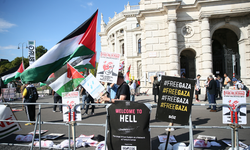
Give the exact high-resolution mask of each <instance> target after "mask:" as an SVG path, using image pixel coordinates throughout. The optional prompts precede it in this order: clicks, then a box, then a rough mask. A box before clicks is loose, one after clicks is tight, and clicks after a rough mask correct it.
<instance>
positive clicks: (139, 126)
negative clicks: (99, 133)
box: [107, 101, 150, 150]
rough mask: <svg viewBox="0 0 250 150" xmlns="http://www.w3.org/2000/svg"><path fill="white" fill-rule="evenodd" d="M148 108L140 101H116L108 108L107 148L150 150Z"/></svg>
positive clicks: (110, 149) (115, 149)
mask: <svg viewBox="0 0 250 150" xmlns="http://www.w3.org/2000/svg"><path fill="white" fill-rule="evenodd" d="M149 120H150V109H149V108H148V107H147V106H146V105H145V104H142V103H137V102H130V101H117V102H115V104H112V105H111V106H110V107H109V108H108V129H109V132H108V138H107V146H108V149H109V150H118V149H122V150H123V149H131V150H132V149H133V150H140V149H143V150H150V132H149Z"/></svg>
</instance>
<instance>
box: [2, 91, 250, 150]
mask: <svg viewBox="0 0 250 150" xmlns="http://www.w3.org/2000/svg"><path fill="white" fill-rule="evenodd" d="M203 98H204V96H201V98H200V99H201V100H202V99H203ZM135 100H136V101H138V102H140V103H152V104H153V96H152V95H149V96H137V97H136V98H135ZM221 101H222V100H217V103H221ZM14 102H21V101H20V100H16V101H14ZM37 102H39V103H52V102H53V99H52V96H45V97H40V98H39V99H38V101H37ZM247 102H248V103H249V102H250V98H247ZM194 103H195V104H196V103H197V102H194ZM200 103H207V102H205V101H201V102H200ZM12 108H17V109H19V108H22V106H21V105H16V106H13V107H12ZM247 108H248V111H247V113H248V120H250V114H249V113H250V107H247ZM37 110H38V107H37ZM218 110H219V111H218V112H213V113H212V112H209V111H208V110H206V106H199V107H198V106H193V107H192V122H193V125H196V126H224V125H223V124H222V111H221V108H218ZM83 112H84V110H82V113H83ZM89 112H90V110H89ZM15 115H16V117H17V118H18V120H27V117H26V115H25V113H24V111H19V112H15ZM155 115H156V108H153V109H152V112H151V119H150V125H166V126H167V125H168V123H167V122H160V121H158V120H156V119H155ZM105 119H106V109H105V108H103V106H97V107H96V109H95V115H90V116H82V121H81V123H105ZM42 120H43V121H48V122H62V121H63V120H62V114H61V113H59V112H56V113H53V112H52V106H48V105H45V106H42ZM248 122H249V121H248ZM20 125H21V127H22V131H20V132H18V133H15V134H13V135H11V136H9V137H7V138H5V139H2V140H0V142H1V143H18V142H16V141H15V140H14V139H15V137H16V135H18V134H22V135H26V134H27V133H28V132H31V131H33V130H34V126H25V125H24V123H20ZM175 125H177V124H175ZM248 126H249V123H248ZM42 130H49V131H48V133H64V134H65V136H63V137H62V138H59V139H57V140H53V142H54V143H56V144H59V143H60V142H61V141H63V140H65V139H68V131H67V130H68V128H67V126H65V125H47V124H43V125H42ZM249 133H250V129H244V130H243V129H240V130H239V138H240V141H242V142H244V143H245V144H247V145H250V138H249ZM80 134H85V135H91V134H94V135H98V134H100V135H103V136H104V134H105V131H104V127H95V126H77V128H76V136H79V135H80ZM162 134H166V132H165V128H152V129H151V141H152V142H151V143H152V149H153V150H157V149H158V148H157V147H158V146H159V144H160V143H159V140H158V138H157V136H158V135H162ZM171 135H174V136H175V138H176V140H177V141H178V142H184V143H186V144H188V143H189V130H188V129H176V130H175V131H173V132H171ZM193 135H194V138H197V136H198V135H211V136H216V137H217V141H218V142H219V143H220V144H221V145H222V147H219V148H216V147H212V148H209V149H228V147H227V146H226V145H225V144H224V143H222V142H221V140H223V139H230V138H231V130H226V129H194V130H193ZM25 144H28V143H25ZM0 149H1V150H11V149H28V147H13V146H3V145H0ZM79 149H87V150H94V149H95V148H94V147H89V148H79Z"/></svg>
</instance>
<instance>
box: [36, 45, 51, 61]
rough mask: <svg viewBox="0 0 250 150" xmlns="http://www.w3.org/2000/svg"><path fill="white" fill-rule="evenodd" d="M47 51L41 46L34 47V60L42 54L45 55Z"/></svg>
mask: <svg viewBox="0 0 250 150" xmlns="http://www.w3.org/2000/svg"><path fill="white" fill-rule="evenodd" d="M47 51H48V50H47V49H46V48H45V47H43V46H42V45H40V46H38V47H36V59H38V58H40V57H41V56H42V55H43V54H45V53H46V52H47Z"/></svg>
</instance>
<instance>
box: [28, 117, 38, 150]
mask: <svg viewBox="0 0 250 150" xmlns="http://www.w3.org/2000/svg"><path fill="white" fill-rule="evenodd" d="M39 115H40V113H38V114H37V116H36V124H35V127H34V132H33V138H32V143H31V147H30V149H31V150H33V147H34V141H35V136H36V129H37V123H38V118H39ZM39 144H40V143H39Z"/></svg>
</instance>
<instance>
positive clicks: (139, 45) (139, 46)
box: [138, 38, 141, 54]
mask: <svg viewBox="0 0 250 150" xmlns="http://www.w3.org/2000/svg"><path fill="white" fill-rule="evenodd" d="M138 54H141V38H139V40H138Z"/></svg>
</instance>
